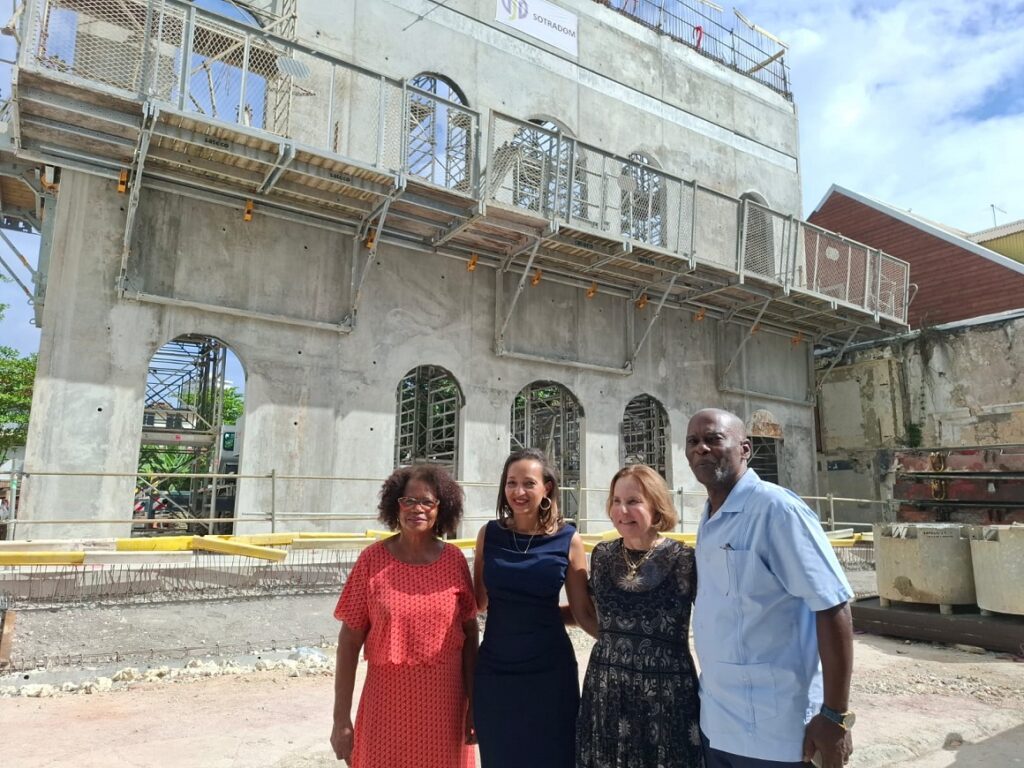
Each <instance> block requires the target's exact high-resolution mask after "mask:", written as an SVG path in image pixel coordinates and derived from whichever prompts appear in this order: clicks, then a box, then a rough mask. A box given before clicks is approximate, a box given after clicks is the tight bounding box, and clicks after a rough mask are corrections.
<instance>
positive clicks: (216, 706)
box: [0, 588, 1024, 768]
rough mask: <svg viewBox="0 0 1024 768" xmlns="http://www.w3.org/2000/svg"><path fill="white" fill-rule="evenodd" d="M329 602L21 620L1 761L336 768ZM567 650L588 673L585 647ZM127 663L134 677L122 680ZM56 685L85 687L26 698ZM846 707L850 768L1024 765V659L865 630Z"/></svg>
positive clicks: (25, 765) (68, 612) (280, 601)
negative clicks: (849, 710) (852, 714)
mask: <svg viewBox="0 0 1024 768" xmlns="http://www.w3.org/2000/svg"><path fill="white" fill-rule="evenodd" d="M862 591H865V590H864V589H861V588H858V592H862ZM335 599H336V598H335V596H334V595H301V596H290V597H275V598H263V599H257V600H225V601H215V602H203V603H173V604H165V605H152V606H145V605H144V606H134V607H121V608H117V607H101V606H90V607H81V608H61V609H59V610H55V611H47V610H42V611H22V612H20V613H19V615H18V619H17V622H18V623H17V630H16V631H17V635H16V641H15V658H16V660H20V661H19V663H20V664H21V665H22V666H23V667H24V668H23V669H22V670H21V671H19V672H18V673H17V674H8V675H4V676H0V691H6V692H7V693H8V694H10V693H12V692H16V693H19V694H20V695H15V696H10V695H8V696H0V744H2V750H0V755H2V758H0V764H2V765H3V766H4V768H50V767H53V768H56V767H57V766H76V768H92V767H93V766H95V767H96V768H99V767H100V766H103V768H107V767H108V766H139V767H140V768H141V767H145V768H164V767H166V768H190V767H192V766H195V767H196V768H241V767H242V766H245V767H246V768H253V767H259V768H313V767H314V766H328V765H336V764H337V763H336V762H335V760H334V758H333V754H332V753H331V752H330V747H329V745H328V741H327V739H328V736H329V733H330V727H331V704H332V677H331V675H332V666H333V656H334V649H333V647H330V646H329V643H330V642H332V641H333V638H334V636H335V635H336V631H337V626H336V624H335V622H334V621H333V619H332V618H331V616H330V612H331V609H332V608H333V604H334V601H335ZM574 642H575V644H576V647H577V656H578V658H579V662H580V673H581V679H582V673H583V671H584V669H585V667H586V659H587V657H588V655H589V650H590V641H589V638H586V637H584V636H582V635H579V634H577V635H574ZM325 644H327V645H328V647H316V646H322V645H325ZM293 646H312V647H307V648H300V649H299V650H298V652H296V650H295V648H294V647H293ZM275 649H276V650H275ZM289 656H290V657H291V659H289ZM296 659H297V660H296ZM37 662H38V664H39V665H40V667H41V668H40V669H37V670H31V671H29V670H28V667H32V666H35V665H36V663H37ZM126 667H130V668H132V669H133V670H136V671H135V672H134V673H132V674H128V675H124V674H122V675H120V677H122V678H123V677H127V678H128V680H122V681H117V679H116V678H117V677H118V675H117V673H118V672H119V671H121V670H124V669H125V668H126ZM147 677H148V678H149V679H150V680H153V681H152V682H149V681H147ZM100 678H104V679H105V680H106V682H105V683H104V684H102V685H99V686H96V685H95V684H94V683H95V681H96V680H98V679H100ZM360 684H361V675H360V683H357V687H358V685H360ZM61 685H67V686H68V687H73V686H74V687H78V688H79V692H78V693H60V692H56V693H55V695H44V696H43V697H41V698H35V697H29V696H25V695H24V693H25V691H24V690H23V688H24V686H36V687H35V688H30V689H29V690H30V691H33V692H35V693H39V692H40V691H41V690H43V689H42V688H41V687H42V686H54V687H56V688H59V687H60V686H61ZM108 688H109V690H108ZM85 689H90V690H94V691H95V692H93V693H90V694H86V693H82V692H81V690H85ZM43 692H44V693H45V694H48V693H50V691H49V690H45V691H43ZM851 704H852V707H853V709H855V710H856V711H857V715H858V722H857V726H856V728H855V731H854V736H855V748H856V751H855V754H854V758H853V760H852V761H851V766H853V768H876V767H877V766H897V767H898V768H965V767H971V766H987V767H989V766H990V767H992V768H1016V767H1017V766H1020V767H1021V768H1024V663H1020V661H1019V660H1015V659H1014V658H1012V657H1010V656H1006V655H998V654H993V653H973V652H969V651H964V650H959V649H956V648H953V647H947V646H940V645H935V644H931V643H919V642H909V641H903V640H899V639H892V638H883V637H875V636H869V635H858V636H857V638H856V666H855V672H854V682H853V692H852V702H851ZM523 768H530V767H529V766H523Z"/></svg>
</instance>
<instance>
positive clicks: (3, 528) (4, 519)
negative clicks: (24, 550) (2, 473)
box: [0, 496, 11, 541]
mask: <svg viewBox="0 0 1024 768" xmlns="http://www.w3.org/2000/svg"><path fill="white" fill-rule="evenodd" d="M10 519H11V503H10V502H9V501H8V500H7V496H0V541H6V540H7V524H8V522H9V521H10Z"/></svg>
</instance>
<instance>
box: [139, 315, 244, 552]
mask: <svg viewBox="0 0 1024 768" xmlns="http://www.w3.org/2000/svg"><path fill="white" fill-rule="evenodd" d="M229 370H232V371H240V370H241V365H240V363H239V361H238V358H237V357H236V356H235V355H234V353H233V352H232V351H231V349H230V348H229V347H228V346H227V345H226V344H224V342H222V341H220V340H219V339H216V338H213V337H211V336H201V335H197V334H188V335H185V336H179V337H177V338H176V339H174V340H172V341H170V342H168V343H167V344H164V345H163V346H162V347H161V348H160V349H158V350H157V352H156V354H154V355H153V357H152V359H151V360H150V362H149V369H148V372H147V375H146V394H145V402H144V405H143V412H142V439H141V445H140V449H139V463H138V471H139V477H138V480H137V488H136V495H135V511H134V517H135V518H137V519H147V520H165V521H166V522H164V523H162V524H160V525H159V526H154V525H151V524H148V525H136V526H133V533H137V534H155V533H180V532H189V533H230V532H231V530H232V528H233V525H232V524H231V523H214V522H213V521H214V520H215V519H217V518H230V517H234V511H235V495H236V490H237V488H236V481H235V480H228V479H224V478H216V477H194V475H213V474H237V472H238V463H239V457H240V452H241V444H242V416H243V409H244V394H243V389H240V388H238V387H236V386H235V385H234V384H233V383H232V382H231V381H230V380H228V378H227V372H228V371H229ZM243 387H244V384H243ZM159 475H166V476H159ZM175 475H181V477H175ZM196 520H198V521H202V522H199V523H197V522H193V521H196Z"/></svg>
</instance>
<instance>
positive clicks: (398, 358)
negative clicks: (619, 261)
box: [19, 171, 813, 537]
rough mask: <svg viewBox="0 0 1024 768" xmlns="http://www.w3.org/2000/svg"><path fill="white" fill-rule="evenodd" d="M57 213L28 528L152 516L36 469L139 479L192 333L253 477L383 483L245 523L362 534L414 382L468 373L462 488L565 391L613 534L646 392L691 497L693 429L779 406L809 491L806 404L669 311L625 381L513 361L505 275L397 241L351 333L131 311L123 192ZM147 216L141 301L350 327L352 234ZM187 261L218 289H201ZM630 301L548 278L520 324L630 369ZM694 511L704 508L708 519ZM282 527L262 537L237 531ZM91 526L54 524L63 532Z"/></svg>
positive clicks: (266, 499)
mask: <svg viewBox="0 0 1024 768" xmlns="http://www.w3.org/2000/svg"><path fill="white" fill-rule="evenodd" d="M59 200H60V202H59V209H58V216H59V222H58V226H57V233H56V238H57V241H58V247H57V248H56V249H55V253H54V263H53V267H52V271H51V283H50V291H51V293H50V294H49V299H48V301H47V306H46V312H47V316H46V322H45V324H44V327H43V344H42V349H41V352H40V363H39V370H40V373H39V376H38V379H37V384H36V391H35V400H34V404H33V407H34V409H35V410H34V412H35V413H37V414H44V415H45V416H44V418H36V419H33V423H32V426H31V432H30V437H29V446H28V456H27V458H26V467H27V468H28V471H29V473H30V475H31V476H30V477H29V479H28V482H27V483H26V486H25V487H26V495H25V504H24V507H23V513H24V518H26V519H31V518H33V517H34V518H47V519H49V518H64V519H81V518H93V519H104V520H118V519H122V520H124V521H125V522H124V523H123V524H113V525H106V526H91V527H90V529H89V533H90V534H91V535H97V536H98V535H127V533H128V520H129V519H130V514H131V507H132V503H133V499H134V482H133V480H132V479H131V478H97V477H67V476H63V477H49V476H44V475H42V474H40V475H35V474H33V470H34V469H35V470H46V471H58V472H85V473H98V472H124V473H131V472H134V470H135V466H136V462H137V460H138V452H139V444H140V433H141V429H142V415H143V397H144V388H145V380H146V370H147V366H148V364H149V360H150V358H151V356H152V355H153V353H154V352H155V351H156V350H157V349H158V348H159V347H160V346H161V345H162V344H164V343H166V342H167V341H168V340H170V339H173V338H175V337H177V336H179V335H181V334H184V333H202V334H207V335H211V336H215V337H217V338H220V339H222V340H224V341H225V342H227V343H228V344H229V345H230V346H231V348H232V349H233V350H234V351H235V353H236V354H237V355H238V357H239V359H240V360H241V361H242V363H243V365H244V366H245V370H246V428H245V434H244V437H243V440H242V445H241V457H242V459H241V465H240V468H239V472H240V474H241V475H243V476H244V475H264V476H265V475H269V474H270V473H271V472H272V471H273V472H275V473H276V474H277V475H302V476H337V477H346V478H366V480H359V481H350V482H339V481H332V480H284V479H278V480H276V481H275V482H274V483H271V481H270V480H269V479H248V480H243V481H241V482H240V487H239V498H238V514H239V515H252V516H256V517H261V518H262V517H265V516H267V515H269V514H270V511H271V508H272V507H273V509H274V512H275V514H276V515H278V516H279V517H280V518H282V520H281V522H279V524H278V529H279V530H281V529H284V528H287V529H302V528H322V529H343V528H349V529H358V528H363V527H366V526H367V525H368V524H369V522H370V519H372V517H373V511H372V510H373V508H374V506H375V496H376V493H377V490H378V488H379V479H380V478H383V477H384V476H386V475H387V474H388V473H389V472H390V471H391V469H392V466H393V459H394V437H395V389H396V386H397V384H398V381H399V380H400V379H401V378H402V376H404V375H405V374H406V373H407V372H408V371H409V370H410V369H412V368H414V367H416V366H417V365H428V364H429V365H439V366H442V367H444V368H446V369H447V370H449V371H451V372H452V374H453V375H454V376H455V378H456V379H457V380H458V382H459V384H460V386H461V387H462V389H463V392H464V393H465V396H466V406H465V409H464V412H463V416H462V419H463V428H462V450H461V456H460V463H459V475H460V477H461V478H462V479H464V480H467V481H469V482H472V483H478V482H485V483H486V482H492V483H493V482H495V481H496V479H497V475H498V473H499V471H500V467H501V463H502V461H503V460H504V457H505V456H506V455H507V452H508V450H509V423H510V422H509V418H510V417H509V412H510V408H511V404H512V400H513V398H514V397H515V395H516V393H517V392H518V391H519V390H520V389H522V388H523V387H525V386H526V385H527V384H529V383H530V382H532V381H536V380H551V381H556V382H559V383H561V384H562V385H564V386H566V387H567V388H568V389H569V390H570V391H571V392H572V393H573V394H574V395H575V396H576V397H577V398H578V399H579V401H580V403H581V405H582V407H583V410H584V414H585V419H584V423H583V428H582V430H581V434H582V436H583V458H584V460H583V473H582V478H581V483H582V485H583V486H585V487H588V488H592V489H594V490H593V491H591V492H588V493H585V494H584V499H585V506H584V508H583V509H582V510H581V511H582V513H583V514H584V515H589V516H590V517H593V518H596V519H597V520H598V521H601V522H603V520H602V514H603V499H604V493H605V491H604V485H605V483H606V482H607V481H608V479H609V478H610V477H611V476H612V474H613V473H614V472H615V471H616V469H617V468H618V466H619V441H620V423H621V421H622V418H623V411H624V409H625V407H626V404H627V403H628V402H629V401H630V400H631V399H632V398H633V397H635V396H636V395H638V394H641V393H647V394H650V395H652V396H654V397H655V398H657V399H658V400H660V401H661V402H662V403H663V404H664V406H665V408H666V410H667V411H668V415H669V419H670V423H671V434H672V447H671V455H670V461H669V466H670V475H669V481H670V483H671V484H672V485H673V486H675V487H683V488H686V489H687V490H691V491H697V490H698V486H697V485H696V483H695V482H694V481H693V478H692V475H691V474H690V472H689V470H688V469H687V468H686V467H687V465H686V460H685V457H684V455H683V438H684V436H685V429H686V422H687V420H688V418H689V415H690V414H691V413H693V412H694V411H695V410H697V409H699V408H702V407H706V406H710V405H717V406H723V407H726V408H731V409H733V410H736V411H737V412H738V413H740V414H741V415H742V416H743V417H744V418H746V417H748V416H749V415H750V413H752V412H753V411H754V410H756V409H757V408H761V407H767V406H768V404H770V407H771V409H772V411H773V413H775V414H776V415H777V416H778V417H779V419H780V422H781V423H782V424H783V431H784V439H785V441H786V451H785V457H786V464H785V467H786V468H785V470H784V471H785V476H786V477H787V478H788V479H789V481H790V482H791V483H792V484H793V485H794V487H796V488H798V489H799V490H801V491H802V492H804V493H809V492H811V490H812V487H813V478H812V476H811V473H810V472H809V468H810V466H811V465H812V462H813V442H812V440H811V435H812V430H813V422H812V414H811V410H810V408H809V407H807V406H805V405H799V404H797V403H794V404H785V403H779V402H773V401H772V400H771V399H770V398H759V397H756V396H752V395H742V394H727V393H722V392H720V391H719V389H718V385H717V370H716V349H717V338H718V324H717V322H715V321H711V320H707V321H697V320H695V319H694V318H693V315H692V314H691V313H688V312H678V311H665V312H664V313H663V316H662V318H661V319H660V320H659V322H658V323H657V324H656V325H655V326H654V328H653V330H652V332H651V335H650V337H649V339H648V342H647V344H646V346H645V347H644V349H643V350H642V352H641V354H640V356H639V358H638V360H637V363H636V368H635V372H634V373H633V374H632V375H628V376H627V375H619V374H615V373H611V372H601V371H595V370H586V369H580V368H568V367H563V366H560V365H555V364H549V363H537V362H530V361H525V360H519V359H514V358H506V357H496V356H495V355H494V352H493V343H494V329H495V310H494V307H495V304H496V296H495V288H496V283H495V279H494V273H493V272H491V271H489V270H477V271H475V272H467V271H466V269H465V267H464V265H463V264H462V263H461V262H458V261H453V260H451V259H448V258H445V257H443V256H438V255H425V254H423V253H419V252H411V251H406V250H404V249H401V248H396V247H391V246H384V247H382V248H381V250H380V251H379V252H378V257H377V260H376V263H375V264H374V265H373V268H372V270H371V272H370V274H369V276H368V278H367V284H366V287H365V290H366V293H367V300H366V302H365V304H364V306H363V309H362V310H361V312H360V316H359V324H358V326H357V328H356V329H355V331H354V332H352V333H351V334H348V335H346V334H340V333H332V332H328V331H319V330H314V329H303V328H296V327H293V326H288V325H284V324H276V323H267V322H263V321H259V320H249V319H244V318H235V317H229V316H225V315H219V314H218V315H214V314H210V313H202V312H198V311H196V310H192V309H187V308H181V307H165V306H154V305H152V304H144V303H135V302H131V301H119V300H118V299H117V298H116V293H115V290H114V278H115V276H116V273H117V268H118V265H119V254H118V252H117V248H116V245H117V243H116V236H112V235H111V234H110V233H112V232H113V233H116V232H117V231H118V228H119V227H120V226H123V216H124V213H123V211H122V210H121V208H122V203H123V197H122V196H119V195H118V194H117V192H116V186H115V185H114V184H111V183H110V182H108V181H106V180H103V179H99V178H96V177H92V176H87V175H84V174H79V173H75V172H71V171H65V173H64V176H63V177H62V181H61V192H60V198H59ZM83 200H87V201H89V205H88V206H85V205H83V204H82V201H83ZM144 201H145V202H144V204H143V206H142V207H141V208H140V226H139V248H140V252H142V253H146V254H147V255H145V256H144V257H143V258H142V259H140V260H139V262H138V264H137V265H136V267H135V271H134V272H133V274H132V278H131V279H132V284H133V285H136V284H138V285H144V286H147V287H153V286H158V285H162V286H163V287H164V288H166V287H167V286H168V285H172V284H176V280H179V279H180V280H182V281H183V282H181V283H180V284H177V287H176V288H175V289H174V290H175V291H178V292H180V293H182V294H187V295H188V296H189V297H190V298H192V299H193V300H196V301H203V302H214V301H218V300H223V299H224V297H225V296H230V297H231V301H232V303H235V302H237V301H238V300H239V296H240V295H244V296H245V297H246V302H247V303H248V304H249V306H251V308H253V309H255V310H257V311H267V312H269V311H273V310H275V309H277V308H280V307H281V306H282V301H283V299H282V297H289V296H291V297H292V298H291V299H288V300H287V301H285V302H284V306H286V307H287V308H288V309H289V310H290V311H291V312H294V313H298V314H301V315H302V316H307V317H309V318H311V319H329V318H331V317H333V316H334V315H335V313H336V311H337V307H336V304H335V302H337V301H341V299H340V298H338V297H344V296H345V294H346V291H347V290H348V287H347V286H348V284H347V281H346V280H344V279H342V278H343V277H344V275H346V274H347V272H346V267H345V266H344V265H345V264H346V261H347V258H348V256H350V255H351V251H350V246H351V240H350V239H348V238H345V237H343V236H341V235H337V234H335V233H331V232H328V231H326V230H317V229H310V228H304V227H301V226H299V225H297V224H287V223H285V222H280V221H270V220H264V221H259V219H258V217H257V219H256V220H254V221H253V222H251V223H245V222H243V221H242V219H241V217H240V216H239V214H238V211H236V210H234V209H232V208H229V207H216V206H211V205H209V204H208V203H204V202H200V201H194V200H189V199H187V198H180V197H175V196H172V195H168V194H166V193H163V192H157V191H155V190H150V191H148V192H145V193H144ZM203 233H208V239H204V236H203ZM347 255H348V256H347ZM206 258H209V259H210V260H211V261H212V262H214V263H219V262H220V261H221V260H223V264H222V267H223V268H218V269H212V270H211V269H208V268H206V267H203V265H202V264H199V263H197V262H202V261H203V260H204V259H206ZM189 265H192V266H194V267H195V274H200V275H201V279H199V280H189V279H185V277H184V276H185V275H187V274H189V273H190V272H189V269H187V267H188V266H189ZM239 265H242V266H239ZM282 265H287V266H288V269H286V270H285V269H283V267H282ZM182 269H184V272H182ZM239 270H241V272H240V271H239ZM325 275H329V276H330V277H329V279H328V278H325ZM176 276H177V277H176ZM578 294H579V291H577V292H576V294H575V295H578ZM575 295H574V296H575ZM303 297H305V298H303ZM626 305H627V302H626V301H625V300H614V299H610V298H605V299H604V300H602V301H595V302H586V301H580V300H578V297H573V296H566V295H565V292H564V287H563V286H560V285H559V284H557V283H554V282H544V281H542V282H541V283H540V284H539V285H538V286H537V287H535V288H530V289H529V292H528V293H527V294H526V298H525V303H524V305H523V308H522V310H523V313H524V316H525V317H528V318H530V322H529V323H527V324H524V330H523V331H522V335H527V334H530V335H531V336H530V342H531V344H533V345H534V346H535V347H536V348H537V349H538V351H540V352H543V353H546V354H549V355H556V354H568V355H572V356H595V357H600V355H602V354H605V355H607V359H608V360H609V361H612V360H614V359H617V355H618V354H619V353H620V352H621V351H622V350H623V349H624V346H622V345H621V344H617V342H616V340H617V339H622V338H624V336H625V333H626V331H625V325H624V322H623V321H624V317H625V315H626V314H627V312H638V311H637V310H636V309H635V307H634V306H633V304H632V303H628V308H627V306H626ZM638 314H640V313H639V312H638ZM545 329H547V331H548V332H547V333H545ZM514 338H515V336H513V339H514ZM781 341H782V342H783V343H782V344H781V345H778V347H777V348H776V349H775V350H774V352H773V355H774V362H772V363H771V367H770V371H771V372H770V373H768V371H769V364H768V363H767V362H766V360H765V359H764V358H763V357H762V358H759V359H757V364H758V365H759V366H760V367H761V369H762V370H764V371H766V378H767V379H768V380H772V379H773V378H778V379H779V380H780V381H785V380H786V378H787V377H788V376H790V375H791V374H785V373H783V371H785V370H786V369H791V370H797V371H799V370H802V369H803V367H804V366H805V365H806V352H805V350H804V349H802V348H800V347H795V346H793V345H791V344H789V342H788V341H787V340H786V339H784V338H783V339H781ZM772 343H773V342H770V341H769V337H765V338H764V339H763V340H761V341H759V342H758V343H755V344H748V345H747V346H748V347H749V349H750V351H751V353H754V352H756V350H757V349H758V348H759V347H760V345H761V344H769V345H770V344H772ZM745 352H746V350H744V353H745ZM742 359H743V362H742V363H741V365H742V366H744V367H748V363H747V362H746V355H745V354H744V355H743V358H742ZM797 380H799V377H797ZM804 381H805V379H803V380H800V383H801V384H803V382H804ZM802 391H803V389H799V391H798V392H795V394H800V393H801V392H802ZM272 492H273V494H272ZM272 495H273V500H272V499H271V496H272ZM494 495H495V490H494V488H493V487H490V488H477V487H473V488H470V490H469V505H468V510H469V513H470V514H471V515H474V516H476V517H477V518H478V520H477V521H476V522H475V523H473V524H471V525H470V526H469V527H468V528H467V530H472V528H473V527H475V525H476V524H477V523H478V522H479V518H482V517H487V516H489V515H490V514H491V510H492V509H493V503H494V502H493V498H494ZM69 499H72V500H74V503H73V504H69ZM317 514H334V515H338V514H351V515H362V516H363V518H362V519H360V520H351V521H349V523H347V524H346V523H341V522H337V521H334V522H331V521H323V522H321V523H317V522H316V521H288V520H286V518H287V517H288V516H289V515H293V516H294V515H302V516H310V515H317ZM694 514H695V510H694V509H691V510H690V515H689V517H690V519H691V522H692V519H693V515H694ZM267 527H268V524H266V523H253V524H252V525H251V526H245V525H243V526H241V529H242V530H247V529H256V530H263V529H266V528H267ZM82 530H83V529H81V528H76V527H75V526H66V527H64V526H60V527H57V528H53V527H47V528H46V531H47V532H48V534H47V535H71V534H72V533H73V532H78V533H81V532H82ZM19 531H20V535H24V536H35V537H39V536H41V535H43V531H42V526H33V525H31V524H24V525H23V526H22V527H21V528H20V529H19Z"/></svg>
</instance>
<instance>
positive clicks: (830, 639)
mask: <svg viewBox="0 0 1024 768" xmlns="http://www.w3.org/2000/svg"><path fill="white" fill-rule="evenodd" d="M750 454H751V448H750V441H749V440H748V439H747V435H746V429H745V428H744V426H743V422H742V421H741V420H740V419H739V417H737V416H736V415H735V414H732V413H729V412H728V411H721V410H716V409H708V410H704V411H700V412H698V413H697V414H695V415H694V417H693V418H692V419H691V420H690V424H689V427H688V428H687V434H686V458H687V459H688V461H689V462H690V467H691V469H692V470H693V473H694V475H695V476H696V478H697V480H698V481H699V482H700V483H701V484H702V485H703V486H704V487H705V488H706V489H707V492H708V502H707V505H706V506H705V508H704V513H703V515H702V516H701V520H700V527H699V528H698V530H697V578H698V580H697V601H696V605H695V607H694V614H693V636H694V642H695V645H696V650H697V658H698V659H699V661H700V667H701V676H700V702H701V713H700V725H701V731H702V738H703V742H704V752H705V758H706V761H707V768H789V767H790V766H793V767H794V768H795V767H796V766H801V765H804V763H805V762H807V761H810V760H811V759H812V757H814V758H815V759H816V761H817V763H818V764H819V765H822V766H823V767H824V768H842V766H843V765H844V764H845V763H846V762H847V761H848V760H849V756H850V753H851V752H852V751H853V744H852V741H851V738H850V731H849V729H850V727H852V725H853V719H854V718H853V713H852V712H849V711H848V710H847V708H848V704H849V694H850V675H851V673H852V669H853V626H852V621H851V619H850V608H849V606H848V605H847V601H848V600H849V599H850V598H851V597H852V596H853V593H852V591H851V590H850V585H849V584H848V583H847V581H846V577H845V576H844V575H843V572H842V569H841V568H840V567H839V563H838V561H837V560H836V556H835V553H834V552H833V551H832V547H831V546H830V545H829V543H828V539H827V538H826V537H825V534H824V532H823V531H822V529H821V524H820V523H819V521H818V517H817V515H815V513H814V512H813V511H811V509H809V508H808V507H807V505H806V504H804V503H803V501H801V500H800V498H799V497H798V496H796V495H795V494H794V493H792V492H791V491H789V490H787V489H785V488H780V487H779V486H777V485H774V484H772V483H766V482H764V481H762V480H761V479H760V478H759V477H758V476H757V473H756V472H754V470H752V469H748V468H747V461H748V460H749V459H750Z"/></svg>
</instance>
